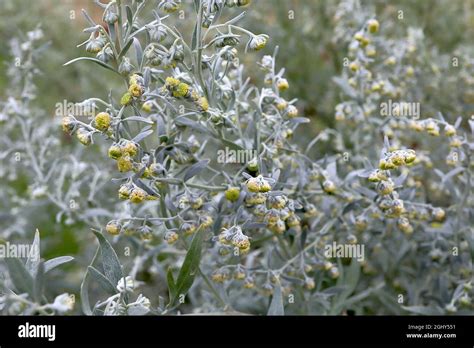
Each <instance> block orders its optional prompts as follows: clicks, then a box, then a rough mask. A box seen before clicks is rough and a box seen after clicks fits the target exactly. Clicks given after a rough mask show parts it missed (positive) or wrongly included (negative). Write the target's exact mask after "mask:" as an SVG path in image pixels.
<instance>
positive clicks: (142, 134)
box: [132, 129, 153, 143]
mask: <svg viewBox="0 0 474 348" xmlns="http://www.w3.org/2000/svg"><path fill="white" fill-rule="evenodd" d="M152 133H153V129H145V130H143V131H142V132H140V133H139V134H137V135H136V136H135V138H133V139H132V141H133V142H135V143H138V142H140V141H142V140H143V139H145V138H146V137H147V136H149V135H150V134H152Z"/></svg>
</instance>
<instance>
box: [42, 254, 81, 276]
mask: <svg viewBox="0 0 474 348" xmlns="http://www.w3.org/2000/svg"><path fill="white" fill-rule="evenodd" d="M72 260H74V257H72V256H59V257H55V258H54V259H51V260H48V261H46V262H45V263H44V273H47V272H49V271H51V270H52V269H54V268H56V267H58V266H60V265H62V264H64V263H67V262H70V261H72Z"/></svg>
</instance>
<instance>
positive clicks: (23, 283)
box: [5, 257, 34, 299]
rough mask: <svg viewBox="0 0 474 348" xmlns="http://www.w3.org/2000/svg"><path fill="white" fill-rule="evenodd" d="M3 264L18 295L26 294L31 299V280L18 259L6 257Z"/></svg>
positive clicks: (32, 292) (32, 293)
mask: <svg viewBox="0 0 474 348" xmlns="http://www.w3.org/2000/svg"><path fill="white" fill-rule="evenodd" d="M5 263H6V264H7V267H8V274H9V275H10V278H11V280H12V283H13V285H14V286H15V288H16V290H17V291H18V292H20V293H28V294H29V295H30V296H31V298H32V299H33V298H34V289H33V286H34V282H33V278H32V276H31V274H30V273H29V272H28V270H27V269H26V268H25V266H24V265H23V263H22V262H21V261H20V259H18V258H15V257H7V258H5Z"/></svg>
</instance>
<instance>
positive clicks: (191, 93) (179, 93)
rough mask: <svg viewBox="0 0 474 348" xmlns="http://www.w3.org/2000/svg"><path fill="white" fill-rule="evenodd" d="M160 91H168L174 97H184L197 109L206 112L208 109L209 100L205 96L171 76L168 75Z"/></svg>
mask: <svg viewBox="0 0 474 348" xmlns="http://www.w3.org/2000/svg"><path fill="white" fill-rule="evenodd" d="M161 92H162V93H166V92H168V93H170V94H171V95H172V96H173V97H175V98H185V99H188V100H190V101H192V102H193V103H194V104H195V105H196V106H197V107H198V108H199V110H201V111H203V112H206V111H207V110H209V102H208V100H207V98H206V97H204V96H201V95H200V94H199V93H198V91H197V90H196V89H195V88H193V87H191V86H190V85H188V84H187V83H185V82H181V81H180V80H179V79H177V78H174V77H172V76H168V77H167V78H166V80H165V85H164V86H163V87H162V89H161Z"/></svg>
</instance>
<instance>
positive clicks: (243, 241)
mask: <svg viewBox="0 0 474 348" xmlns="http://www.w3.org/2000/svg"><path fill="white" fill-rule="evenodd" d="M218 240H219V243H221V244H222V245H226V246H230V245H232V246H233V247H234V248H237V249H238V250H239V252H240V254H245V253H247V252H248V251H249V250H250V240H249V237H248V236H246V235H245V234H244V233H243V232H242V229H241V228H240V227H239V226H233V227H231V228H228V229H226V228H223V229H222V231H221V232H220V233H219V236H218Z"/></svg>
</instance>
